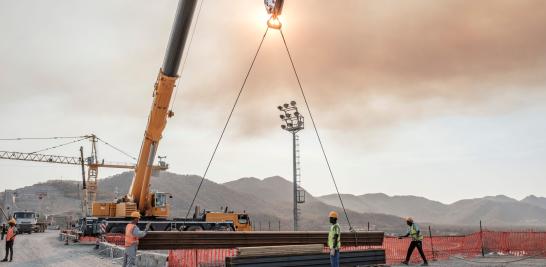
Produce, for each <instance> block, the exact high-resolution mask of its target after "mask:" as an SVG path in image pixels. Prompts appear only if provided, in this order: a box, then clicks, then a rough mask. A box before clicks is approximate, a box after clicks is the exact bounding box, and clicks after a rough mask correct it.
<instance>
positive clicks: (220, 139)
mask: <svg viewBox="0 0 546 267" xmlns="http://www.w3.org/2000/svg"><path fill="white" fill-rule="evenodd" d="M268 31H269V27H267V28H266V29H265V33H264V35H263V37H262V40H261V41H260V44H259V45H258V49H257V50H256V54H254V58H253V59H252V62H251V63H250V67H249V68H248V71H247V72H246V76H245V78H244V80H243V84H242V85H241V88H240V89H239V93H238V94H237V98H235V102H234V103H233V107H232V108H231V111H230V112H229V115H228V117H227V120H226V123H225V124H224V128H223V129H222V132H221V134H220V137H219V138H218V142H217V143H216V146H215V147H214V150H213V152H212V155H211V157H210V159H209V163H208V164H207V168H206V169H205V172H204V173H203V176H202V177H201V182H199V186H198V187H197V190H196V191H195V195H194V196H193V199H192V201H191V204H190V206H189V207H188V211H187V212H186V216H185V218H186V219H187V218H188V216H189V214H190V211H191V209H192V207H193V204H195V199H197V195H198V194H199V190H201V186H202V185H203V182H204V181H205V178H206V177H207V173H208V171H209V168H210V165H211V164H212V161H213V160H214V156H215V155H216V151H218V147H219V146H220V142H221V141H222V138H223V137H224V133H225V132H226V129H227V127H228V125H229V121H230V120H231V117H232V116H233V112H234V111H235V107H236V106H237V103H239V99H240V98H241V94H242V93H243V90H244V88H245V85H246V81H247V80H248V77H249V76H250V72H251V71H252V68H253V67H254V63H255V62H256V58H257V57H258V54H259V53H260V49H261V48H262V44H263V43H264V40H265V37H266V36H267V32H268Z"/></svg>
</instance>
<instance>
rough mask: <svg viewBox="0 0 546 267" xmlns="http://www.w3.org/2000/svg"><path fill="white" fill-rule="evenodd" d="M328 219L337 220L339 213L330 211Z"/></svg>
mask: <svg viewBox="0 0 546 267" xmlns="http://www.w3.org/2000/svg"><path fill="white" fill-rule="evenodd" d="M328 217H330V218H336V219H337V212H335V211H330V213H328Z"/></svg>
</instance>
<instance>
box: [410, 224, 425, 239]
mask: <svg viewBox="0 0 546 267" xmlns="http://www.w3.org/2000/svg"><path fill="white" fill-rule="evenodd" d="M409 233H410V236H411V239H412V240H413V241H421V240H423V235H422V234H421V232H419V234H417V228H416V227H415V223H414V224H412V225H411V226H410V231H409Z"/></svg>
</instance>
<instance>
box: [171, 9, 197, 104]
mask: <svg viewBox="0 0 546 267" xmlns="http://www.w3.org/2000/svg"><path fill="white" fill-rule="evenodd" d="M204 2H205V0H201V3H200V4H199V9H198V10H197V16H196V17H195V24H194V26H193V29H192V32H191V36H190V42H189V43H188V49H187V50H186V56H185V57H184V61H182V67H181V68H180V77H181V76H182V73H183V72H184V68H185V67H186V61H188V56H189V54H190V49H191V44H192V43H193V36H194V35H195V30H196V29H197V23H198V22H199V15H201V8H202V7H203V3H204ZM180 80H182V79H178V80H177V81H176V86H175V88H176V89H175V90H174V97H173V99H172V102H171V108H170V110H171V111H174V106H175V103H176V96H178V88H179V84H180Z"/></svg>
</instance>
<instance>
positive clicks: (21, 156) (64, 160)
mask: <svg viewBox="0 0 546 267" xmlns="http://www.w3.org/2000/svg"><path fill="white" fill-rule="evenodd" d="M0 159H10V160H22V161H34V162H45V163H57V164H68V165H81V159H80V157H68V156H58V155H46V154H37V153H23V152H13V151H0ZM85 166H89V167H94V168H117V169H134V168H135V165H134V164H130V163H109V162H102V163H85ZM152 169H153V170H162V171H164V170H167V169H168V166H167V165H165V166H161V165H154V166H153V167H152Z"/></svg>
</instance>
